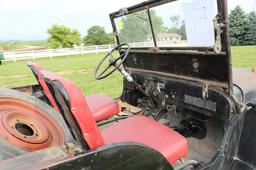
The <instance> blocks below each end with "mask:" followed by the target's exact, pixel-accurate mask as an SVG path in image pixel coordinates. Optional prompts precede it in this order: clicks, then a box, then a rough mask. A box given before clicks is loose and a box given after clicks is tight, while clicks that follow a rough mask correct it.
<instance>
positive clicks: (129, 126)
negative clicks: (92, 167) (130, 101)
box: [101, 115, 188, 164]
mask: <svg viewBox="0 0 256 170" xmlns="http://www.w3.org/2000/svg"><path fill="white" fill-rule="evenodd" d="M101 134H102V136H103V140H104V141H105V143H106V144H111V143H117V142H138V143H142V144H144V145H146V146H149V147H151V148H153V149H155V150H157V151H158V152H160V153H162V155H163V156H164V157H165V158H166V159H167V160H168V161H169V162H170V163H171V164H174V163H175V162H176V161H177V160H179V159H180V158H182V157H186V156H187V155H188V144H187V140H186V138H184V137H183V136H181V135H180V134H179V133H177V132H175V131H174V130H172V129H170V128H168V127H166V126H164V125H162V124H160V123H159V122H157V121H155V120H153V119H150V118H147V117H145V116H141V115H138V116H133V117H130V118H128V119H125V120H122V121H120V122H118V123H115V124H113V125H112V126H110V127H108V128H106V129H104V130H102V132H101Z"/></svg>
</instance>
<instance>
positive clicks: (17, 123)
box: [0, 97, 64, 151]
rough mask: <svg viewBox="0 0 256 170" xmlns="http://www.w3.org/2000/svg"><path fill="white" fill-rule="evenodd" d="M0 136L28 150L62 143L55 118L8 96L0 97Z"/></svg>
mask: <svg viewBox="0 0 256 170" xmlns="http://www.w3.org/2000/svg"><path fill="white" fill-rule="evenodd" d="M0 137H1V138H3V139H5V140H6V141H8V142H9V143H11V144H13V145H14V146H16V147H19V148H22V149H24V150H28V151H33V150H38V149H42V148H46V147H49V146H54V145H63V144H64V135H63V132H62V130H61V128H60V127H59V125H58V123H56V122H55V120H53V119H52V118H51V117H49V116H48V115H47V114H46V113H45V112H44V111H43V110H41V109H39V108H37V107H35V106H34V105H33V104H31V103H27V102H25V101H21V100H18V99H15V98H10V97H1V98H0Z"/></svg>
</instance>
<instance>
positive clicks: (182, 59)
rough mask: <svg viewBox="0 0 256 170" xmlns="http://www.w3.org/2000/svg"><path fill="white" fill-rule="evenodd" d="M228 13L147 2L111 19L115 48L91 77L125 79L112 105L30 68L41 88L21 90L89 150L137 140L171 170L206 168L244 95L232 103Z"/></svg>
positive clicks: (207, 5)
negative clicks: (54, 115) (55, 116)
mask: <svg viewBox="0 0 256 170" xmlns="http://www.w3.org/2000/svg"><path fill="white" fill-rule="evenodd" d="M226 7H227V4H226V1H220V0H216V1H204V0H197V1H186V0H179V1H175V0H158V1H157V0H149V1H146V2H143V3H140V4H138V5H134V6H131V7H129V8H123V9H121V10H119V11H117V12H114V13H111V14H110V19H111V23H112V26H113V32H114V35H115V38H116V43H117V46H116V47H115V48H114V49H113V50H112V51H111V52H109V53H107V55H106V56H105V57H104V58H103V59H102V60H101V61H100V62H99V65H98V66H97V68H96V69H95V75H94V76H95V78H96V79H97V80H101V79H105V78H107V77H108V76H110V75H111V74H112V73H114V72H115V71H119V72H120V74H122V75H123V77H124V79H123V92H122V94H121V96H120V97H118V98H116V99H115V100H113V99H111V98H109V97H107V96H104V95H101V94H93V95H91V96H84V95H83V93H82V92H81V90H80V89H79V87H77V86H76V85H75V84H74V83H73V82H71V81H69V80H65V79H64V78H62V77H60V76H58V75H56V74H55V73H52V72H50V71H47V70H44V69H42V68H41V67H40V66H39V65H37V64H35V63H31V62H30V63H28V66H29V67H30V68H31V70H32V71H33V73H34V75H35V77H36V79H37V81H38V85H35V86H32V87H31V88H30V89H29V90H28V89H27V88H24V89H22V88H19V89H18V90H20V91H25V92H27V93H30V94H31V95H33V96H35V97H36V98H38V99H40V100H42V101H44V102H45V103H47V104H49V105H51V106H52V107H53V108H54V109H55V110H56V111H57V112H59V113H61V115H62V116H63V118H64V120H65V122H66V123H67V125H68V127H69V129H70V131H71V133H72V135H73V137H74V138H75V139H76V141H77V142H78V143H79V144H81V145H82V146H83V147H84V148H85V149H87V150H93V149H97V148H99V147H102V146H108V145H113V144H115V143H125V142H135V143H140V144H143V145H145V146H147V147H149V148H152V149H154V150H155V151H157V152H159V153H160V154H161V155H162V156H164V158H165V159H166V160H167V161H168V162H169V163H170V165H172V167H173V168H174V169H177V170H179V169H186V168H187V169H195V168H197V167H202V166H205V165H207V164H208V163H209V162H212V161H213V160H214V159H215V158H216V157H217V155H220V150H221V148H222V147H223V145H225V142H226V138H227V136H228V135H230V133H229V132H228V130H229V123H228V122H229V121H230V119H231V114H232V113H233V112H237V111H239V108H236V107H235V103H234V102H236V101H237V100H234V98H236V99H237V98H239V96H240V95H241V92H239V89H235V90H236V91H235V95H236V97H233V81H232V68H231V62H230V51H229V44H228V39H227V36H226V35H227V27H226V25H223V23H225V22H226V17H227V11H226ZM170 9H173V10H170ZM207 10H208V11H207ZM170 11H172V12H170ZM205 11H207V12H205ZM178 14H179V15H178ZM159 17H162V18H161V22H160V21H159V20H157V18H158V19H159ZM177 18H178V19H177ZM131 22H134V23H136V24H135V26H136V28H137V29H138V30H140V31H139V32H138V31H134V27H132V24H131ZM169 22H170V23H169ZM168 23H169V25H168ZM175 24H176V25H175ZM159 25H162V26H163V28H165V30H163V29H162V28H159ZM183 27H186V29H185V30H183V29H182V28H183ZM174 28H175V29H174ZM195 28H196V29H198V31H196V32H195V31H194V30H195ZM182 30H183V31H182ZM138 33H140V34H139V35H138ZM178 33H179V34H178ZM206 35H207V36H206ZM237 102H238V101H237Z"/></svg>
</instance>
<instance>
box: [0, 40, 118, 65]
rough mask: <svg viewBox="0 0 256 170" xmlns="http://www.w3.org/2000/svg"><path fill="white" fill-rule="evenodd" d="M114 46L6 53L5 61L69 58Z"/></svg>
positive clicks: (98, 51) (107, 49)
mask: <svg viewBox="0 0 256 170" xmlns="http://www.w3.org/2000/svg"><path fill="white" fill-rule="evenodd" d="M114 46H115V45H114V44H109V45H100V46H98V45H96V46H81V47H76V48H61V49H46V50H31V51H20V52H4V58H5V60H4V61H14V62H16V61H17V60H27V59H33V60H35V59H38V58H51V59H52V58H53V57H59V56H66V57H69V56H71V55H85V54H92V53H96V54H97V53H101V52H108V51H110V50H111V49H112V48H114Z"/></svg>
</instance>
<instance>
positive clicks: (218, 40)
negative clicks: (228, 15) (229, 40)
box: [213, 15, 225, 54]
mask: <svg viewBox="0 0 256 170" xmlns="http://www.w3.org/2000/svg"><path fill="white" fill-rule="evenodd" d="M219 21H220V17H219V16H218V15H217V16H216V17H215V18H214V19H213V23H214V29H215V32H216V34H215V35H216V37H215V44H214V51H215V53H217V54H219V53H221V51H222V43H221V34H222V33H223V30H222V28H223V27H225V24H223V23H221V22H219Z"/></svg>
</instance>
